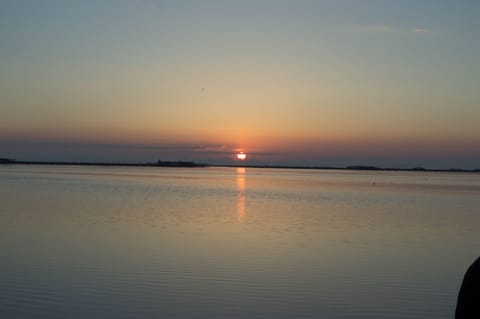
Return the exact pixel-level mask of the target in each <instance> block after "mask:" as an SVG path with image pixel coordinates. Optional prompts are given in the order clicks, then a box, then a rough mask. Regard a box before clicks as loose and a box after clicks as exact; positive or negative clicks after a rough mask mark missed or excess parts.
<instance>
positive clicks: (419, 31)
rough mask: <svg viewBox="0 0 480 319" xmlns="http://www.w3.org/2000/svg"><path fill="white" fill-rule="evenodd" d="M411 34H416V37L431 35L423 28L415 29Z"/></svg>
mask: <svg viewBox="0 0 480 319" xmlns="http://www.w3.org/2000/svg"><path fill="white" fill-rule="evenodd" d="M412 33H414V34H417V35H425V34H429V33H431V31H430V30H429V29H425V28H416V29H413V30H412Z"/></svg>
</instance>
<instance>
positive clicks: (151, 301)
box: [0, 165, 480, 319]
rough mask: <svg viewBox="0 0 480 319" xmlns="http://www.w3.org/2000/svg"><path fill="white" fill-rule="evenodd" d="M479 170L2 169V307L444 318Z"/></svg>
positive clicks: (130, 313)
mask: <svg viewBox="0 0 480 319" xmlns="http://www.w3.org/2000/svg"><path fill="white" fill-rule="evenodd" d="M479 195H480V175H478V174H461V173H428V172H363V171H362V172H353V171H329V170H327V171H325V170H281V169H251V168H247V169H244V168H146V167H145V168H141V167H79V166H34V165H31V166H28V165H25V166H21V165H4V166H0V203H1V205H0V218H1V225H0V227H1V229H0V258H1V259H0V260H1V263H0V283H1V288H0V317H2V318H387V319H388V318H436V319H438V318H453V312H454V307H455V302H456V295H457V292H458V288H459V286H460V283H461V279H462V277H463V275H464V272H465V270H466V268H467V267H468V265H469V264H470V263H471V262H472V261H473V260H474V259H475V258H476V257H477V256H478V255H479V254H480V249H479V248H480V247H479V243H480V232H478V228H479V226H480V214H479V211H478V207H480V196H479Z"/></svg>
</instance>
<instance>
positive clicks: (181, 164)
mask: <svg viewBox="0 0 480 319" xmlns="http://www.w3.org/2000/svg"><path fill="white" fill-rule="evenodd" d="M156 166H161V167H206V166H208V164H201V163H195V162H185V161H162V160H158V162H157V164H156Z"/></svg>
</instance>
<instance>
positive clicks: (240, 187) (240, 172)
mask: <svg viewBox="0 0 480 319" xmlns="http://www.w3.org/2000/svg"><path fill="white" fill-rule="evenodd" d="M245 172H246V170H245V168H244V167H238V168H237V220H238V222H239V223H241V222H243V219H244V218H245Z"/></svg>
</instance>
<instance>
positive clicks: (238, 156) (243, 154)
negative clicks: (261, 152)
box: [237, 152, 247, 161]
mask: <svg viewBox="0 0 480 319" xmlns="http://www.w3.org/2000/svg"><path fill="white" fill-rule="evenodd" d="M246 158H247V154H245V153H244V152H240V153H238V154H237V159H239V160H242V161H243V160H244V159H246Z"/></svg>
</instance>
